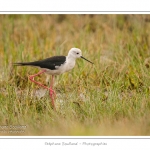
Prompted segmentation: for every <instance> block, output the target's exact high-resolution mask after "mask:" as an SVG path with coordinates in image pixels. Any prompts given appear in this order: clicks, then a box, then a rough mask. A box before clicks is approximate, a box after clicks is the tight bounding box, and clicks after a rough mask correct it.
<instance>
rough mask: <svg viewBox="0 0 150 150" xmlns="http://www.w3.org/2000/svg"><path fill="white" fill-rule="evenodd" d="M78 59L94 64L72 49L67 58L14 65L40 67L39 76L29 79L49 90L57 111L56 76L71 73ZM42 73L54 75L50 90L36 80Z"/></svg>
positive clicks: (78, 50) (61, 57) (60, 57)
mask: <svg viewBox="0 0 150 150" xmlns="http://www.w3.org/2000/svg"><path fill="white" fill-rule="evenodd" d="M76 58H82V59H84V60H86V61H88V62H90V63H92V62H91V61H89V60H87V59H86V58H84V57H83V56H82V52H81V50H80V49H78V48H71V49H70V51H69V53H68V55H67V56H53V57H50V58H46V59H44V60H39V61H34V62H19V63H14V65H17V66H34V67H38V68H39V69H40V70H41V71H40V72H38V73H37V74H34V75H30V76H29V79H30V80H31V81H32V82H34V83H36V84H38V85H39V86H42V87H43V88H45V89H48V90H49V92H50V98H51V100H52V106H53V107H54V109H55V104H54V97H55V95H56V94H55V92H54V90H53V83H54V76H55V75H59V74H62V73H65V72H67V71H70V70H71V69H73V68H74V66H75V60H76ZM92 64H93V63H92ZM42 73H47V74H49V75H52V81H51V85H50V88H49V87H46V86H44V85H43V84H41V83H39V82H37V81H35V80H34V77H35V76H38V75H40V74H42Z"/></svg>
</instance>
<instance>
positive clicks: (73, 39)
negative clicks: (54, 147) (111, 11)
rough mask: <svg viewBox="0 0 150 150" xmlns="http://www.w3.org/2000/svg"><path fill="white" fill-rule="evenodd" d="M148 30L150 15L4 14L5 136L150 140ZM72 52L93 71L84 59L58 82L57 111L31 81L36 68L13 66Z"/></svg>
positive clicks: (1, 110) (1, 88) (0, 61)
mask: <svg viewBox="0 0 150 150" xmlns="http://www.w3.org/2000/svg"><path fill="white" fill-rule="evenodd" d="M149 31H150V16H149V15H0V35H1V36H0V72H1V73H0V134H1V135H150V32H149ZM72 47H78V48H80V49H81V50H82V52H83V56H84V57H86V58H87V59H89V60H90V61H92V62H94V65H91V64H90V63H88V62H86V61H84V60H81V59H79V60H77V64H76V66H75V68H74V69H73V70H72V71H71V72H68V73H65V74H63V75H60V76H58V77H57V78H56V82H55V83H56V84H55V90H56V94H57V98H56V111H54V110H53V109H52V107H51V101H50V97H49V95H48V92H46V93H45V94H43V95H44V96H43V97H41V98H40V96H38V94H42V93H43V91H42V90H43V89H42V88H41V87H38V86H37V85H35V84H34V83H32V82H30V81H29V80H28V75H31V74H34V73H37V72H38V70H37V69H36V68H32V67H16V66H13V65H12V63H13V62H22V61H35V60H40V59H44V58H47V57H51V56H53V55H67V53H68V51H69V49H70V48H72ZM36 80H38V81H39V82H42V83H44V84H45V85H48V83H47V82H46V76H45V75H41V76H39V77H37V78H36ZM44 92H45V91H44ZM11 125H12V126H14V128H15V129H10V128H9V127H10V126H11ZM23 125H24V126H26V128H25V129H24V130H23V132H20V133H18V132H19V131H20V130H21V129H23V128H21V129H18V128H17V126H20V127H22V126H23ZM8 128H9V129H8ZM11 130H13V132H10V131H11ZM14 130H17V131H18V132H17V131H16V132H15V131H14Z"/></svg>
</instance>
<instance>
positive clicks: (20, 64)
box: [13, 62, 31, 66]
mask: <svg viewBox="0 0 150 150" xmlns="http://www.w3.org/2000/svg"><path fill="white" fill-rule="evenodd" d="M13 65H14V66H30V65H31V63H28V62H20V63H13Z"/></svg>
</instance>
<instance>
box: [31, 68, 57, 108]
mask: <svg viewBox="0 0 150 150" xmlns="http://www.w3.org/2000/svg"><path fill="white" fill-rule="evenodd" d="M44 72H46V70H43V71H40V72H39V73H37V74H34V75H30V76H29V79H30V81H32V82H34V83H36V84H38V85H39V86H41V87H43V88H45V89H48V90H49V92H50V97H51V99H52V106H53V107H54V109H55V104H54V98H53V94H55V92H54V90H53V89H52V87H53V76H52V83H51V87H50V88H48V87H46V86H45V85H43V84H41V83H40V82H37V81H35V80H34V77H36V76H38V75H40V74H42V73H44Z"/></svg>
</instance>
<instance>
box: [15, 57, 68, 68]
mask: <svg viewBox="0 0 150 150" xmlns="http://www.w3.org/2000/svg"><path fill="white" fill-rule="evenodd" d="M65 61H66V56H54V57H50V58H46V59H43V60H39V61H34V62H21V63H14V65H18V66H36V67H40V68H47V69H50V70H55V69H57V68H56V66H61V65H62V64H64V63H65Z"/></svg>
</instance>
